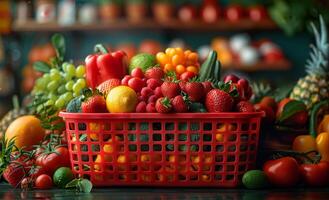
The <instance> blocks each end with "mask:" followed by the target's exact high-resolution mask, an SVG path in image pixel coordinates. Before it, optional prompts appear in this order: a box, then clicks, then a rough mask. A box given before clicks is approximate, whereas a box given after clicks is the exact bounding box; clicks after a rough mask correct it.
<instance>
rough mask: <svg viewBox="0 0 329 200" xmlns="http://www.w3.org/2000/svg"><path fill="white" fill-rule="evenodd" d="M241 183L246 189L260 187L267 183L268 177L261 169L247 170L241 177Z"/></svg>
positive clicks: (265, 185)
mask: <svg viewBox="0 0 329 200" xmlns="http://www.w3.org/2000/svg"><path fill="white" fill-rule="evenodd" d="M242 183H243V185H244V186H245V187H246V188H248V189H262V188H265V187H267V186H268V185H269V183H268V179H267V177H266V175H265V173H264V172H263V171H262V170H250V171H247V172H246V173H245V174H244V175H243V177H242Z"/></svg>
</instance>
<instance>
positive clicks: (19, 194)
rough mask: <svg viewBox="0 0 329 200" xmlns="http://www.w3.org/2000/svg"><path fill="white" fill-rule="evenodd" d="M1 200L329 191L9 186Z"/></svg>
mask: <svg viewBox="0 0 329 200" xmlns="http://www.w3.org/2000/svg"><path fill="white" fill-rule="evenodd" d="M0 199H5V200H7V199H63V200H65V199H70V200H73V199H86V200H89V199H90V200H93V199H109V200H113V199H124V200H129V199H140V200H149V199H152V200H153V199H160V200H177V199H183V200H184V199H186V200H199V199H207V200H208V199H209V200H212V199H216V200H235V199H243V200H256V199H267V200H286V199H294V200H297V199H307V200H311V199H329V188H321V189H319V188H316V189H307V190H304V189H302V188H299V189H273V190H245V189H214V188H203V189H194V188H122V187H116V188H96V189H93V190H92V192H91V193H90V194H82V193H76V192H74V191H70V190H60V189H52V190H33V191H22V190H20V189H16V190H15V189H13V188H12V187H10V186H9V185H7V184H0Z"/></svg>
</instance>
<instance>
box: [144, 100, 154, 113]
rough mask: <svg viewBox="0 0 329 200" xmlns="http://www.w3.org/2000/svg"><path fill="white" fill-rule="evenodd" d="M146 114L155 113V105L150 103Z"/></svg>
mask: <svg viewBox="0 0 329 200" xmlns="http://www.w3.org/2000/svg"><path fill="white" fill-rule="evenodd" d="M146 112H148V113H155V112H156V110H155V104H154V103H153V102H152V103H148V104H147V105H146Z"/></svg>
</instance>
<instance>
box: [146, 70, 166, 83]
mask: <svg viewBox="0 0 329 200" xmlns="http://www.w3.org/2000/svg"><path fill="white" fill-rule="evenodd" d="M164 75H165V73H164V71H163V70H162V69H161V68H160V67H152V68H150V69H148V70H146V72H145V77H146V78H149V79H150V78H154V79H157V80H161V79H163V77H164Z"/></svg>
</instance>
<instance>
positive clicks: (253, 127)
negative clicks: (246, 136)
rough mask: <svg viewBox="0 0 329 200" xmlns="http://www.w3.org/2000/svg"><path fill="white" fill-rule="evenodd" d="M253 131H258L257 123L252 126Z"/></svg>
mask: <svg viewBox="0 0 329 200" xmlns="http://www.w3.org/2000/svg"><path fill="white" fill-rule="evenodd" d="M251 130H253V131H255V130H257V124H256V123H252V124H251Z"/></svg>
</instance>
